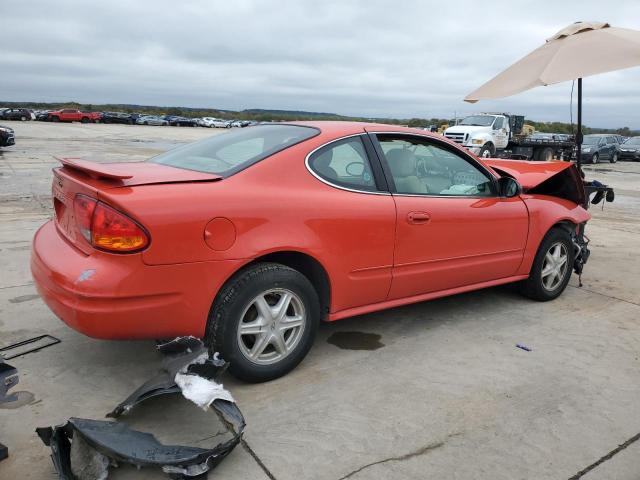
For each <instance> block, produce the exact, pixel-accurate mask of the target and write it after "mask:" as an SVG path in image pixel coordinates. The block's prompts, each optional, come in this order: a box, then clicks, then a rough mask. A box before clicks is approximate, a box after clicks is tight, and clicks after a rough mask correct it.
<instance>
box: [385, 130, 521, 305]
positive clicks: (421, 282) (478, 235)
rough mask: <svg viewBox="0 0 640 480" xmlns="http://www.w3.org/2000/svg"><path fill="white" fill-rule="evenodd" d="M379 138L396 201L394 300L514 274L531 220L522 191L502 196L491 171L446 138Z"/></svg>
mask: <svg viewBox="0 0 640 480" xmlns="http://www.w3.org/2000/svg"><path fill="white" fill-rule="evenodd" d="M373 136H374V138H375V141H376V143H375V146H376V150H377V152H378V156H379V157H380V158H381V161H382V165H383V169H384V172H385V176H386V178H387V182H388V183H389V188H390V189H391V191H392V195H393V199H394V201H395V204H396V233H395V249H394V265H393V270H392V283H391V290H390V292H389V296H388V299H389V300H393V299H398V298H404V297H409V296H412V295H420V294H425V293H429V292H435V291H441V290H446V289H451V288H456V287H461V286H466V285H472V284H477V283H482V282H487V281H491V280H497V279H501V278H505V277H509V276H512V275H515V273H516V271H517V269H518V267H519V266H520V263H521V261H522V258H523V254H524V248H525V245H526V241H527V234H528V224H529V218H528V212H527V209H526V207H525V204H524V202H523V201H522V199H521V198H520V197H514V198H501V197H500V196H499V195H498V194H497V193H496V189H497V187H496V179H495V178H494V176H493V175H492V173H491V172H490V171H489V170H488V169H487V168H485V167H484V166H483V165H481V164H480V163H478V162H477V161H476V160H475V159H474V158H473V157H471V156H469V155H467V154H465V153H463V152H460V151H459V150H458V149H456V148H455V147H453V146H451V145H449V144H447V143H445V142H440V141H437V140H435V139H433V138H431V137H420V136H412V135H404V134H395V133H389V134H386V133H377V134H375V135H373Z"/></svg>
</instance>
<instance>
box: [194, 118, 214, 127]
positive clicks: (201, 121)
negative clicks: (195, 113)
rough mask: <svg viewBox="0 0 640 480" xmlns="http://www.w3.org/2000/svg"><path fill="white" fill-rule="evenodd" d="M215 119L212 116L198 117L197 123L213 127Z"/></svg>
mask: <svg viewBox="0 0 640 480" xmlns="http://www.w3.org/2000/svg"><path fill="white" fill-rule="evenodd" d="M216 121H217V119H215V118H213V117H202V118H199V119H198V124H199V125H200V126H201V127H207V128H214V125H213V124H214V122H216Z"/></svg>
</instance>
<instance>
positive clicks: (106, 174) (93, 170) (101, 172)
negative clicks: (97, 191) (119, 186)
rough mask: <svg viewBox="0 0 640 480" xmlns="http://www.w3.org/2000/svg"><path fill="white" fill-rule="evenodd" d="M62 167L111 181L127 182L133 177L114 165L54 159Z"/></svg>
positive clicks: (75, 159) (76, 159)
mask: <svg viewBox="0 0 640 480" xmlns="http://www.w3.org/2000/svg"><path fill="white" fill-rule="evenodd" d="M54 158H55V159H56V160H58V161H59V162H60V163H61V164H62V165H64V166H65V167H67V168H71V169H73V170H78V171H80V172H82V173H85V174H87V175H89V176H90V177H91V178H95V179H96V180H97V179H100V178H104V179H109V180H126V179H127V178H131V177H133V174H131V173H128V172H125V171H124V170H121V169H119V168H118V166H117V165H113V164H112V163H106V164H105V163H94V162H88V161H86V160H81V159H79V158H58V157H54Z"/></svg>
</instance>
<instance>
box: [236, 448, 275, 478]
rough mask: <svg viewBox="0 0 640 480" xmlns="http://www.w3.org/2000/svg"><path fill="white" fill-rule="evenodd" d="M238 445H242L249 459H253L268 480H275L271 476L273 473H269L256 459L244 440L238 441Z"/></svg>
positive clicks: (257, 458) (262, 463)
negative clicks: (249, 456)
mask: <svg viewBox="0 0 640 480" xmlns="http://www.w3.org/2000/svg"><path fill="white" fill-rule="evenodd" d="M240 445H242V448H244V449H245V451H246V452H247V453H248V454H249V455H251V458H253V460H254V461H255V462H256V463H257V464H258V466H259V467H260V468H261V469H262V471H263V472H264V474H265V475H266V476H267V477H268V478H269V480H277V479H276V477H275V476H274V475H273V473H271V471H270V470H269V469H268V468H267V466H266V465H265V464H264V462H263V461H262V460H261V459H260V457H258V455H257V454H256V452H254V451H253V449H252V448H251V447H250V446H249V444H248V443H247V441H246V440H245V439H244V438H243V439H242V440H240Z"/></svg>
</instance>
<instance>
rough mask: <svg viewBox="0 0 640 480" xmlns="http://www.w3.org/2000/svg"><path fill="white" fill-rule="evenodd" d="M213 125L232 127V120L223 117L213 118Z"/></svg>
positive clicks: (216, 126)
mask: <svg viewBox="0 0 640 480" xmlns="http://www.w3.org/2000/svg"><path fill="white" fill-rule="evenodd" d="M211 125H212V126H213V127H215V128H231V122H230V121H229V120H223V119H221V118H213V119H212V121H211Z"/></svg>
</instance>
